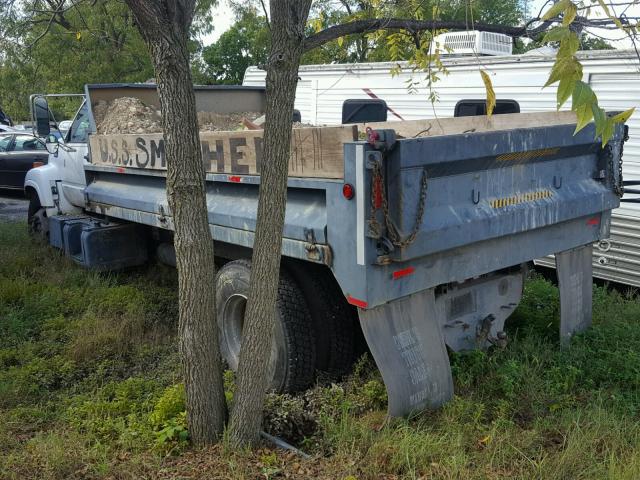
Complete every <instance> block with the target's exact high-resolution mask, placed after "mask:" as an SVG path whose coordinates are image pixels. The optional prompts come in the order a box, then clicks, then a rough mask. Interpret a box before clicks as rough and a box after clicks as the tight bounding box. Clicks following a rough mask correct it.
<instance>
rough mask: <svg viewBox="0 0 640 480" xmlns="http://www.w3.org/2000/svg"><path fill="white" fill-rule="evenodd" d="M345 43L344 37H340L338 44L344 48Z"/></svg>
mask: <svg viewBox="0 0 640 480" xmlns="http://www.w3.org/2000/svg"><path fill="white" fill-rule="evenodd" d="M343 44H344V37H338V46H339V47H341V48H342V45H343Z"/></svg>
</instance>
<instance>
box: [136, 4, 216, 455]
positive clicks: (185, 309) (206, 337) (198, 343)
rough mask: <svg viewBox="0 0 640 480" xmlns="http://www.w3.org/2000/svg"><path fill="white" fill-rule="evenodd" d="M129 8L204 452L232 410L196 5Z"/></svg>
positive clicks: (195, 422) (193, 431)
mask: <svg viewBox="0 0 640 480" xmlns="http://www.w3.org/2000/svg"><path fill="white" fill-rule="evenodd" d="M127 3H128V5H129V7H130V8H131V10H132V11H133V13H134V15H135V17H136V21H137V25H138V28H139V29H140V33H141V34H142V36H143V38H144V39H145V41H146V42H147V44H148V46H149V52H150V54H151V58H152V61H153V65H154V68H155V75H156V81H157V83H158V95H159V97H160V107H161V111H162V127H163V130H164V139H165V152H166V159H167V197H168V201H169V208H170V209H171V214H172V216H173V225H174V230H175V235H174V246H175V251H176V262H177V268H178V301H179V317H180V320H179V322H180V323H179V338H180V352H181V354H182V363H183V373H184V382H185V389H186V397H187V419H188V423H189V432H190V435H191V439H192V441H193V442H194V443H195V444H196V445H205V444H209V443H213V442H215V441H217V440H218V439H219V438H220V436H221V434H222V431H223V429H224V424H225V420H226V403H225V397H224V389H223V383H222V364H221V360H220V353H219V347H218V332H217V326H216V319H215V312H216V309H215V291H214V285H215V267H214V256H213V241H212V238H211V232H210V231H209V222H208V219H207V204H206V196H205V171H204V165H203V163H202V153H201V150H200V139H199V133H198V120H197V115H196V105H195V95H194V91H193V83H192V80H191V70H190V65H189V52H188V49H187V42H188V38H189V37H188V36H189V26H190V24H191V21H192V17H193V9H194V4H193V2H190V1H188V0H183V1H175V0H165V1H163V2H158V1H153V0H127ZM189 9H190V10H189Z"/></svg>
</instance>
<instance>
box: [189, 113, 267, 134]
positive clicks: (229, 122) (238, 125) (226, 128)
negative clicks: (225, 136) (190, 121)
mask: <svg viewBox="0 0 640 480" xmlns="http://www.w3.org/2000/svg"><path fill="white" fill-rule="evenodd" d="M260 115H262V114H261V113H259V112H238V113H212V112H198V125H199V126H200V131H201V132H230V131H233V130H244V129H245V128H246V125H245V124H244V123H243V120H249V121H250V122H252V121H253V120H254V119H256V118H258V117H260Z"/></svg>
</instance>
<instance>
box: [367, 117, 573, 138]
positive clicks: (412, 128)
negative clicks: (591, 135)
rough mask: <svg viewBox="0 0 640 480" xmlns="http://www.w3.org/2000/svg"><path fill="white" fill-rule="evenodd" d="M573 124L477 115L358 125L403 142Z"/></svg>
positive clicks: (553, 119)
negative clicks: (393, 133)
mask: <svg viewBox="0 0 640 480" xmlns="http://www.w3.org/2000/svg"><path fill="white" fill-rule="evenodd" d="M575 123H576V114H575V112H530V113H507V114H502V115H492V116H491V117H487V116H486V115H477V116H470V117H456V118H430V119H426V120H408V121H403V122H373V123H364V124H359V125H358V128H359V130H360V131H364V130H365V129H366V127H371V128H373V129H374V130H375V129H382V128H391V129H393V130H395V131H396V133H397V134H398V135H401V136H403V137H404V138H414V137H433V136H438V135H458V134H461V133H479V132H490V131H496V130H515V129H518V128H535V127H549V126H552V125H567V124H575Z"/></svg>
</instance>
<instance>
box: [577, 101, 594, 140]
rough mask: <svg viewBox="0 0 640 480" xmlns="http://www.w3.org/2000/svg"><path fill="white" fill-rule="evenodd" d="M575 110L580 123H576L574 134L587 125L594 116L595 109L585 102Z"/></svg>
mask: <svg viewBox="0 0 640 480" xmlns="http://www.w3.org/2000/svg"><path fill="white" fill-rule="evenodd" d="M575 111H576V117H577V118H578V123H577V125H576V129H575V131H574V132H573V134H574V135H575V134H576V133H578V132H579V131H580V130H582V129H583V128H584V127H586V126H587V125H588V124H589V122H590V121H591V119H592V118H593V110H592V108H591V104H586V103H585V104H583V105H580V106H578V108H576V109H575Z"/></svg>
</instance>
